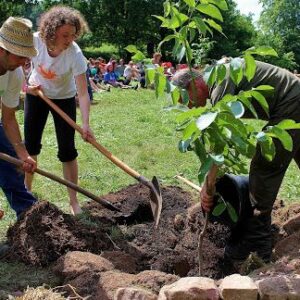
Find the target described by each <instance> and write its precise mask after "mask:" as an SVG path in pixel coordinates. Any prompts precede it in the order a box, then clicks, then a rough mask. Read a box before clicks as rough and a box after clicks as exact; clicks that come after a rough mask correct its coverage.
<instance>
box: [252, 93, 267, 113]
mask: <svg viewBox="0 0 300 300" xmlns="http://www.w3.org/2000/svg"><path fill="white" fill-rule="evenodd" d="M250 94H251V96H253V97H254V98H255V99H256V101H257V102H258V103H259V104H260V106H261V107H262V108H263V110H264V111H265V113H266V114H267V116H269V104H268V102H267V100H266V98H265V97H264V96H263V95H262V94H261V93H259V92H257V91H255V90H252V91H250Z"/></svg>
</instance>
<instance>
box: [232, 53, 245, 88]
mask: <svg viewBox="0 0 300 300" xmlns="http://www.w3.org/2000/svg"><path fill="white" fill-rule="evenodd" d="M230 78H231V79H232V81H233V82H234V84H235V85H238V84H239V83H240V82H241V81H242V79H243V68H242V62H241V59H239V58H234V59H233V60H232V61H231V62H230Z"/></svg>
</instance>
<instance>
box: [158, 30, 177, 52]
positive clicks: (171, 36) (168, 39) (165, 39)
mask: <svg viewBox="0 0 300 300" xmlns="http://www.w3.org/2000/svg"><path fill="white" fill-rule="evenodd" d="M176 38H177V35H176V34H170V35H167V36H166V37H165V38H164V39H163V40H162V41H161V42H160V43H159V44H158V48H159V49H160V48H161V46H162V44H163V43H165V42H169V41H170V40H172V39H176Z"/></svg>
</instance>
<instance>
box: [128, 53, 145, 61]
mask: <svg viewBox="0 0 300 300" xmlns="http://www.w3.org/2000/svg"><path fill="white" fill-rule="evenodd" d="M145 58H146V56H145V55H144V53H143V52H141V51H138V52H136V53H135V54H134V55H133V56H132V57H131V59H132V60H134V61H142V60H144V59H145Z"/></svg>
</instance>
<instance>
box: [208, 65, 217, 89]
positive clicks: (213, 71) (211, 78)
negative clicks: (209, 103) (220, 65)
mask: <svg viewBox="0 0 300 300" xmlns="http://www.w3.org/2000/svg"><path fill="white" fill-rule="evenodd" d="M216 80H217V67H216V66H214V67H213V68H212V69H211V71H210V73H209V77H208V80H207V84H208V85H209V86H213V85H214V83H215V82H216Z"/></svg>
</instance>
